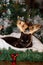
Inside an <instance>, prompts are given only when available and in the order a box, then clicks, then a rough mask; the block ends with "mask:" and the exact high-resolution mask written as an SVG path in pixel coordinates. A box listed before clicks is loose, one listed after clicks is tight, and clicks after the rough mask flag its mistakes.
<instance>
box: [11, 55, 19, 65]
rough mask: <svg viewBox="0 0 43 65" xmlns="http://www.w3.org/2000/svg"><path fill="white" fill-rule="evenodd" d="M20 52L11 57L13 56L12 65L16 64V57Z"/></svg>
mask: <svg viewBox="0 0 43 65" xmlns="http://www.w3.org/2000/svg"><path fill="white" fill-rule="evenodd" d="M17 56H18V54H12V55H11V58H12V63H11V65H16V58H17Z"/></svg>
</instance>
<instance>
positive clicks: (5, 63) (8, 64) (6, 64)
mask: <svg viewBox="0 0 43 65" xmlns="http://www.w3.org/2000/svg"><path fill="white" fill-rule="evenodd" d="M0 65H11V62H8V61H0ZM16 65H43V62H29V61H27V62H17V64H16Z"/></svg>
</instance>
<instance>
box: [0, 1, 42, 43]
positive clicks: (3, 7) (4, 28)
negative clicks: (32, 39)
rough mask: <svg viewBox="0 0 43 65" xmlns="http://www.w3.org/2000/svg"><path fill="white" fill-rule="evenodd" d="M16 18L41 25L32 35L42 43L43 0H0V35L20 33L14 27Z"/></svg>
mask: <svg viewBox="0 0 43 65" xmlns="http://www.w3.org/2000/svg"><path fill="white" fill-rule="evenodd" d="M18 16H19V17H20V18H19V19H20V20H23V21H28V22H32V23H33V24H40V25H42V28H41V29H40V30H39V31H37V32H36V33H35V34H34V35H35V36H36V37H37V38H38V39H39V40H40V41H41V42H42V43H43V0H0V35H7V34H11V33H12V32H20V31H19V30H18V28H17V26H16V23H17V20H18Z"/></svg>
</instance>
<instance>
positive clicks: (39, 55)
mask: <svg viewBox="0 0 43 65" xmlns="http://www.w3.org/2000/svg"><path fill="white" fill-rule="evenodd" d="M11 54H18V57H17V61H34V62H35V61H36V62H43V52H38V51H35V52H33V51H32V50H26V51H25V52H23V51H16V50H13V49H11V48H9V50H6V49H3V50H0V60H7V61H12V58H11Z"/></svg>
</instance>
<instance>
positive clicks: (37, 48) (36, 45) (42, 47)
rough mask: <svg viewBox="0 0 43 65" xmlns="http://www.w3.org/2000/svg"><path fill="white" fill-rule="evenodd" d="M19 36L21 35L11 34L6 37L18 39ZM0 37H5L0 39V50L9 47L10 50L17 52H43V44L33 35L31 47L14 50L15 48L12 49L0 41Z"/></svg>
mask: <svg viewBox="0 0 43 65" xmlns="http://www.w3.org/2000/svg"><path fill="white" fill-rule="evenodd" d="M20 35H21V34H20V33H12V34H10V35H7V36H12V37H17V38H20ZM2 37H6V35H4V36H1V37H0V49H3V48H6V49H8V48H9V47H11V48H12V49H14V50H19V51H26V50H27V49H28V50H29V49H32V50H33V51H38V52H43V44H42V43H41V42H40V41H39V40H38V39H37V38H36V37H35V36H33V35H32V43H33V46H32V47H30V48H16V47H13V46H12V45H10V44H8V43H7V42H5V41H4V40H3V39H1V38H2Z"/></svg>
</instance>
